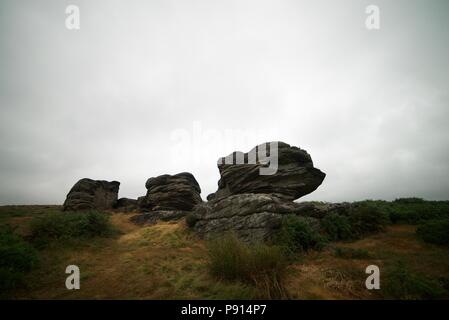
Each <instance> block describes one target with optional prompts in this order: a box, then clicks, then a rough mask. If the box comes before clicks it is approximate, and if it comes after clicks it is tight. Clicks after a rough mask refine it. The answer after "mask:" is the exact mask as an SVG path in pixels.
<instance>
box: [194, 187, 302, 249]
mask: <svg viewBox="0 0 449 320" xmlns="http://www.w3.org/2000/svg"><path fill="white" fill-rule="evenodd" d="M294 211H295V203H294V202H290V201H285V200H283V199H280V198H278V197H276V196H275V195H272V194H262V193H259V194H256V193H244V194H237V195H231V196H229V197H226V198H220V199H214V200H211V201H209V202H207V203H204V204H201V205H198V206H196V207H195V209H194V210H193V212H192V213H191V214H190V216H189V220H190V221H188V223H190V224H191V225H190V226H191V227H192V228H193V229H194V230H195V231H196V232H197V233H198V234H199V235H200V237H202V238H205V239H210V238H213V237H214V236H217V235H220V234H224V233H227V232H232V233H234V234H235V235H236V236H237V237H238V238H240V239H242V240H243V241H246V242H259V241H267V240H269V239H270V238H271V236H272V235H273V233H274V232H275V231H276V230H277V229H278V228H279V227H280V226H281V219H282V215H283V214H287V213H292V212H294Z"/></svg>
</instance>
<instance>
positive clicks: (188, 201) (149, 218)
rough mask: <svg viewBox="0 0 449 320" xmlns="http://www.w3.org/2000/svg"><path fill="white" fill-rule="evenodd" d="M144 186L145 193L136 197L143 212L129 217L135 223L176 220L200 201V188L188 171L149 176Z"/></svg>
mask: <svg viewBox="0 0 449 320" xmlns="http://www.w3.org/2000/svg"><path fill="white" fill-rule="evenodd" d="M145 187H146V188H147V194H146V195H145V196H144V197H139V198H138V199H137V203H138V206H139V208H140V210H143V211H145V212H144V213H143V214H140V215H136V216H134V217H132V218H131V221H133V222H135V223H137V224H152V223H155V222H156V221H157V220H163V221H169V220H176V219H179V218H181V217H184V216H185V215H186V214H187V213H188V212H190V211H191V210H192V209H193V207H195V206H196V205H197V204H200V203H202V199H201V196H200V193H201V188H200V186H199V184H198V182H197V181H196V179H195V177H194V176H193V175H192V174H191V173H188V172H182V173H178V174H175V175H168V174H164V175H162V176H158V177H154V178H150V179H148V180H147V182H146V184H145Z"/></svg>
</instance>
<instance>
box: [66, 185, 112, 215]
mask: <svg viewBox="0 0 449 320" xmlns="http://www.w3.org/2000/svg"><path fill="white" fill-rule="evenodd" d="M119 187H120V182H118V181H112V182H109V181H104V180H92V179H87V178H84V179H81V180H79V181H78V182H77V183H75V185H74V186H73V187H72V189H70V191H69V193H68V194H67V198H66V200H65V202H64V205H63V208H64V210H65V211H67V210H70V211H72V210H73V211H76V210H90V209H112V208H113V207H114V206H115V205H116V203H117V198H118V190H119Z"/></svg>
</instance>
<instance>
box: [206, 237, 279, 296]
mask: <svg viewBox="0 0 449 320" xmlns="http://www.w3.org/2000/svg"><path fill="white" fill-rule="evenodd" d="M207 247H208V252H209V258H210V264H209V269H210V271H211V273H212V274H213V275H214V276H215V277H217V278H219V279H221V280H240V281H243V282H246V283H250V284H252V285H254V286H255V287H256V288H257V290H256V291H257V293H258V295H259V297H260V298H268V299H272V298H286V297H287V293H286V291H285V288H284V286H283V284H282V278H283V275H284V272H285V268H286V266H287V263H286V258H285V256H284V254H283V252H282V250H281V248H279V247H276V246H268V245H264V244H251V245H248V244H245V243H243V242H242V241H240V240H239V239H238V238H237V237H236V236H234V235H232V234H227V235H225V236H223V237H220V238H217V239H214V240H212V241H210V242H209V243H208V246H207Z"/></svg>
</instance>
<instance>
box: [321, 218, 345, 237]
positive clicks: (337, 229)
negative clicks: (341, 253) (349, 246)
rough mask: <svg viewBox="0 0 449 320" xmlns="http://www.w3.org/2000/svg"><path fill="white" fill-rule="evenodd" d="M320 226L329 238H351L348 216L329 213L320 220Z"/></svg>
mask: <svg viewBox="0 0 449 320" xmlns="http://www.w3.org/2000/svg"><path fill="white" fill-rule="evenodd" d="M321 227H322V228H323V230H324V232H326V234H327V235H328V237H329V239H330V240H348V239H351V238H353V234H352V228H351V222H350V221H349V218H348V217H347V216H344V215H340V214H337V213H330V214H328V215H326V216H325V217H324V218H323V219H322V220H321Z"/></svg>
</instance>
